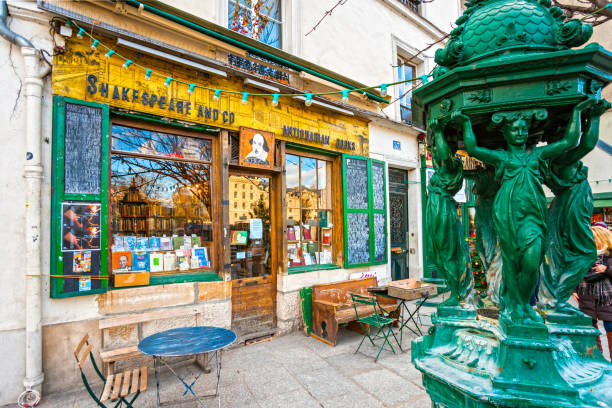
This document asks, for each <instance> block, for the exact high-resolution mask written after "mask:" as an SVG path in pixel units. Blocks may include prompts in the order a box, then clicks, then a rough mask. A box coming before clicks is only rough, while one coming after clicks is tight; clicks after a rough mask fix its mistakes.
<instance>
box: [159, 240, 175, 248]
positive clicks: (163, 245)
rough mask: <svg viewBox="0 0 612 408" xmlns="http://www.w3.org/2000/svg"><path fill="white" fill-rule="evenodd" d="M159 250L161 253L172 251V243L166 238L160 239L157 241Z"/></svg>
mask: <svg viewBox="0 0 612 408" xmlns="http://www.w3.org/2000/svg"><path fill="white" fill-rule="evenodd" d="M159 249H160V250H162V251H169V250H171V249H172V241H171V240H170V238H168V237H161V238H160V239H159Z"/></svg>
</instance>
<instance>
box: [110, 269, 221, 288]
mask: <svg viewBox="0 0 612 408" xmlns="http://www.w3.org/2000/svg"><path fill="white" fill-rule="evenodd" d="M222 280H223V278H221V277H220V276H219V275H218V274H217V273H216V272H195V273H178V274H176V275H160V276H155V275H153V274H151V277H150V279H149V284H148V285H141V286H125V287H118V288H115V287H113V288H109V290H120V289H130V288H144V287H147V286H157V285H169V284H173V283H188V282H216V281H222Z"/></svg>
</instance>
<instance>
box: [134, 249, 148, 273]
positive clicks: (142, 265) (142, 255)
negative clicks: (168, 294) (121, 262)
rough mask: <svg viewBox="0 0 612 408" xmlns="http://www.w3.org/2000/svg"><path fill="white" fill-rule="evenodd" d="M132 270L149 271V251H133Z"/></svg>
mask: <svg viewBox="0 0 612 408" xmlns="http://www.w3.org/2000/svg"><path fill="white" fill-rule="evenodd" d="M132 270H133V271H147V272H148V271H149V253H148V252H133V253H132Z"/></svg>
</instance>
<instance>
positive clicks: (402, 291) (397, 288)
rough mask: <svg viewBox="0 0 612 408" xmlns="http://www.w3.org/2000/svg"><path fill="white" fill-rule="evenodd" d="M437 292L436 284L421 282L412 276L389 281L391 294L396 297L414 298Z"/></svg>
mask: <svg viewBox="0 0 612 408" xmlns="http://www.w3.org/2000/svg"><path fill="white" fill-rule="evenodd" d="M435 294H436V285H434V284H431V283H425V282H420V281H418V280H416V279H412V278H410V279H404V280H399V281H393V282H389V296H391V297H394V298H398V299H404V300H414V299H419V298H422V297H425V296H432V295H435Z"/></svg>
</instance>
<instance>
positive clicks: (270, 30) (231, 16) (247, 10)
mask: <svg viewBox="0 0 612 408" xmlns="http://www.w3.org/2000/svg"><path fill="white" fill-rule="evenodd" d="M280 2H281V0H228V7H227V11H228V23H227V24H228V27H229V28H230V29H231V30H233V31H236V32H238V33H240V34H243V35H246V36H247V37H251V38H253V39H255V40H258V41H261V42H263V43H265V44H268V45H271V46H272V47H276V48H280V47H281V37H282V36H281V28H282V21H281V6H280Z"/></svg>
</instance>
